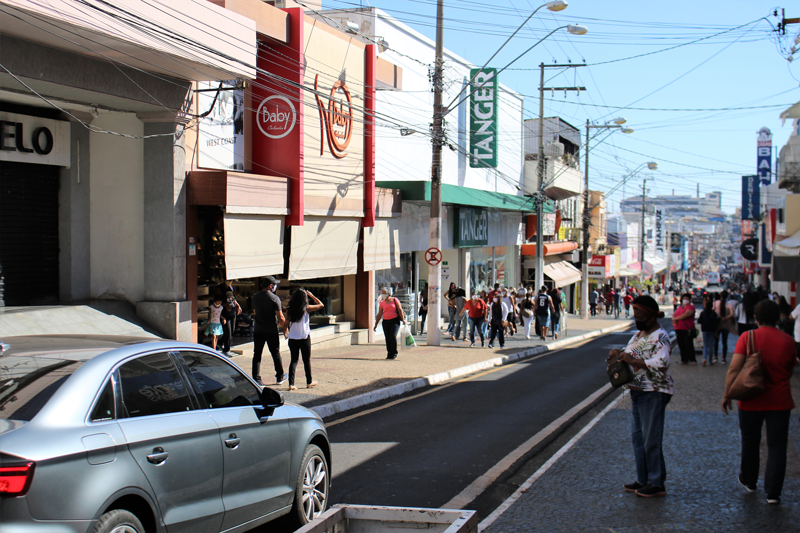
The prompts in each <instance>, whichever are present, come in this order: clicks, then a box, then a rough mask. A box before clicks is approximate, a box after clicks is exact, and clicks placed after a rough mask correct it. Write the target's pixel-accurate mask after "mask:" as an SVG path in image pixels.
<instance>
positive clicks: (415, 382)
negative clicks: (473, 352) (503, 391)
mask: <svg viewBox="0 0 800 533" xmlns="http://www.w3.org/2000/svg"><path fill="white" fill-rule="evenodd" d="M630 326H631V323H630V322H624V323H622V324H618V325H615V326H610V327H607V328H603V329H600V330H596V331H591V332H589V333H584V334H583V335H578V336H577V337H569V338H566V339H561V340H557V341H554V342H551V343H550V344H548V345H544V346H534V347H533V348H528V349H527V350H522V351H520V352H516V353H512V354H509V355H503V356H500V357H493V358H492V359H487V360H486V361H481V362H479V363H473V364H471V365H466V366H462V367H459V368H454V369H452V370H447V371H444V372H438V373H436V374H431V375H430V376H424V377H421V378H416V379H412V380H409V381H406V382H403V383H398V384H397V385H392V386H391V387H384V388H382V389H377V390H374V391H370V392H365V393H363V394H359V395H357V396H353V397H352V398H345V399H343V400H338V401H335V402H331V403H326V404H323V405H318V406H316V407H311V408H310V409H311V410H312V411H314V412H316V413H317V414H318V415H319V416H320V417H322V418H323V419H325V418H330V417H332V416H335V415H339V414H343V413H345V412H347V411H352V410H353V409H358V408H360V407H364V406H367V405H372V404H374V403H378V402H381V401H383V400H388V399H389V398H394V397H396V396H401V395H403V394H406V393H408V392H411V391H413V390H416V389H421V388H423V387H429V386H431V385H438V384H440V383H445V382H447V381H450V380H452V379H455V378H459V377H462V376H468V375H470V374H474V373H476V372H480V371H481V370H486V369H488V368H493V367H496V366H503V365H506V364H509V363H512V362H514V361H519V360H521V359H527V358H529V357H534V356H536V355H541V354H544V353H547V352H552V351H555V350H559V349H562V348H568V347H570V346H572V345H574V344H578V343H581V342H583V341H585V340H588V339H593V338H595V337H599V336H601V335H605V334H606V333H611V332H614V331H619V330H622V329H625V328H628V327H630Z"/></svg>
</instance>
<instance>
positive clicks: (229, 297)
mask: <svg viewBox="0 0 800 533" xmlns="http://www.w3.org/2000/svg"><path fill="white" fill-rule="evenodd" d="M240 314H242V308H241V306H240V305H239V302H237V301H236V298H234V296H233V292H231V291H228V292H227V293H226V294H225V300H224V301H223V302H222V315H221V318H222V319H223V323H222V332H223V334H222V355H224V356H226V357H230V356H231V342H232V341H233V331H234V330H235V329H236V317H237V316H239V315H240Z"/></svg>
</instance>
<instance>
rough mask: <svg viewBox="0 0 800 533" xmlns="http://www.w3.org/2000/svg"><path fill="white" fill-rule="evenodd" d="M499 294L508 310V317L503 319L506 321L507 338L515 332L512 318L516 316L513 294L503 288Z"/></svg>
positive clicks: (515, 328)
mask: <svg viewBox="0 0 800 533" xmlns="http://www.w3.org/2000/svg"><path fill="white" fill-rule="evenodd" d="M501 294H502V295H503V303H504V304H506V306H508V308H509V309H510V311H509V313H508V316H507V317H506V318H505V321H506V327H507V328H508V336H509V337H513V336H514V333H516V332H517V326H516V323H515V320H514V317H516V314H517V312H516V307H517V304H516V302H515V301H514V294H513V293H510V292H509V291H508V289H506V288H503V291H502V293H501Z"/></svg>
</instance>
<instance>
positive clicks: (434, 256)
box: [425, 248, 442, 266]
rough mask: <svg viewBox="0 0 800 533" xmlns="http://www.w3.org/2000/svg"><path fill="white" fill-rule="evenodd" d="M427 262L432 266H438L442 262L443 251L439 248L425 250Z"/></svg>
mask: <svg viewBox="0 0 800 533" xmlns="http://www.w3.org/2000/svg"><path fill="white" fill-rule="evenodd" d="M425 262H426V263H428V264H429V265H431V266H436V265H438V264H439V263H441V262H442V251H441V250H440V249H438V248H428V249H427V250H425Z"/></svg>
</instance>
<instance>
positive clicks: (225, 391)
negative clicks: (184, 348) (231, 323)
mask: <svg viewBox="0 0 800 533" xmlns="http://www.w3.org/2000/svg"><path fill="white" fill-rule="evenodd" d="M180 356H181V359H182V360H183V362H184V363H185V364H186V366H187V367H188V368H189V372H190V373H191V375H192V378H193V379H194V381H195V383H197V391H198V392H199V393H200V396H202V397H203V398H204V399H205V402H206V405H208V407H209V408H211V409H220V408H222V407H241V406H247V405H261V398H260V393H259V392H260V391H259V390H258V387H256V386H255V385H253V383H252V382H250V380H249V379H247V377H245V376H244V374H242V373H241V372H239V371H238V370H237V369H236V368H234V367H232V366H231V365H229V364H228V363H226V362H225V361H223V360H222V359H220V358H218V357H214V356H213V355H209V354H205V353H200V352H183V353H181V354H180Z"/></svg>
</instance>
